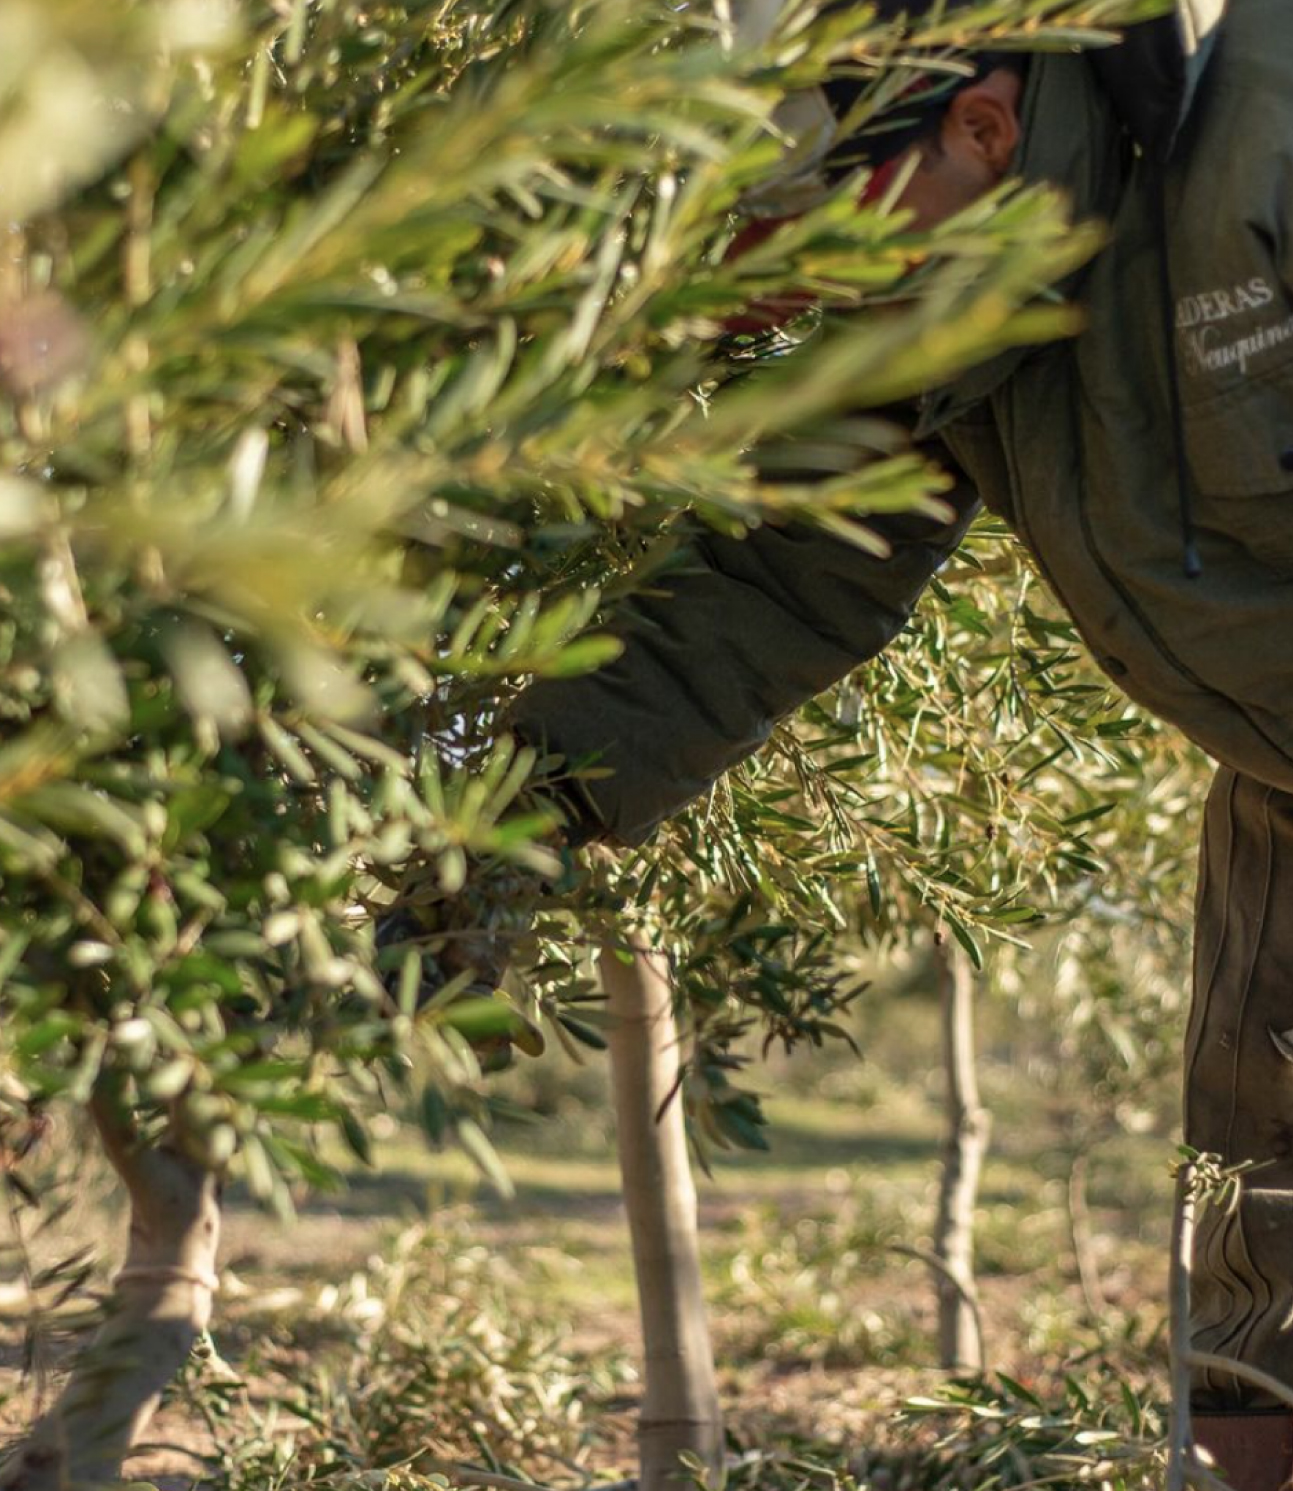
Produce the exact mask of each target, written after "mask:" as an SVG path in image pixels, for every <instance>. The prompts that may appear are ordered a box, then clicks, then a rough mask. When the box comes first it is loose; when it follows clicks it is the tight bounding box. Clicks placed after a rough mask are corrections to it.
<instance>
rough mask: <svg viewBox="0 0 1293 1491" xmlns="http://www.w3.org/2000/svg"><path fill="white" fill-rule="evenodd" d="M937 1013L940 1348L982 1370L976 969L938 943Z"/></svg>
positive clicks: (984, 1137)
mask: <svg viewBox="0 0 1293 1491" xmlns="http://www.w3.org/2000/svg"><path fill="white" fill-rule="evenodd" d="M934 964H935V967H936V969H937V971H938V985H939V1002H940V1005H941V1009H942V1027H943V1067H944V1071H945V1073H946V1077H947V1104H946V1114H947V1126H946V1129H945V1130H944V1139H943V1175H942V1183H941V1185H940V1188H939V1198H938V1222H937V1225H936V1228H935V1233H934V1255H935V1257H936V1258H937V1259H938V1261H939V1262H940V1263H941V1264H942V1266H943V1269H944V1270H945V1272H944V1273H940V1275H939V1277H938V1347H939V1359H940V1361H941V1363H942V1365H943V1366H944V1367H969V1368H971V1369H973V1370H976V1371H978V1370H981V1369H982V1368H983V1366H984V1348H983V1337H982V1330H981V1325H980V1316H979V1311H978V1289H977V1285H976V1284H975V1278H974V1212H975V1206H976V1204H977V1201H978V1194H979V1175H980V1172H981V1171H982V1168H983V1158H984V1155H985V1154H986V1152H987V1148H988V1135H989V1132H990V1130H991V1126H992V1118H991V1115H990V1114H989V1113H988V1111H987V1110H986V1109H985V1108H984V1107H983V1106H982V1104H981V1103H980V1101H979V1080H978V1072H977V1069H976V1057H975V1049H974V970H973V968H972V967H971V966H970V960H969V958H968V957H967V956H966V955H965V953H964V952H963V951H962V950H961V949H960V948H959V947H957V946H955V945H954V944H952V943H950V942H947V941H943V940H940V941H938V942H937V943H936V944H935V947H934Z"/></svg>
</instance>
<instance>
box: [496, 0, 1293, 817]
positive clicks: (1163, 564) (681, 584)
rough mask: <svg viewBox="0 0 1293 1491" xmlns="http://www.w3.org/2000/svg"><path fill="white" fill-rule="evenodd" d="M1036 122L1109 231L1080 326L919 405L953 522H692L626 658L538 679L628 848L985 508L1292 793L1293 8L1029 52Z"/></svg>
mask: <svg viewBox="0 0 1293 1491" xmlns="http://www.w3.org/2000/svg"><path fill="white" fill-rule="evenodd" d="M1223 9H1224V11H1225V16H1224V19H1222V16H1221V13H1222V11H1223ZM1164 25H1166V26H1167V27H1169V28H1170V30H1171V34H1170V38H1169V39H1170V43H1171V44H1170V45H1169V46H1167V47H1164V45H1163V40H1164V34H1163V29H1162V28H1163V27H1164ZM1022 113H1023V132H1022V144H1021V147H1020V158H1019V161H1018V174H1019V175H1021V176H1022V177H1024V178H1025V179H1027V180H1045V181H1050V182H1054V183H1056V184H1059V185H1061V186H1063V187H1064V188H1065V189H1066V190H1067V191H1069V192H1070V193H1071V194H1072V196H1073V199H1074V207H1075V212H1076V213H1077V214H1078V215H1079V216H1098V217H1101V218H1104V219H1105V220H1107V221H1108V222H1109V223H1110V224H1111V225H1112V237H1111V242H1110V244H1109V246H1108V247H1107V248H1106V249H1105V250H1104V251H1103V252H1102V253H1101V255H1100V256H1099V257H1098V259H1097V260H1096V261H1095V262H1094V263H1093V264H1092V265H1091V266H1090V268H1089V269H1088V270H1087V271H1086V272H1085V274H1084V276H1083V278H1082V280H1081V283H1080V287H1079V289H1078V298H1079V299H1080V300H1081V301H1082V303H1083V304H1084V306H1085V308H1086V316H1087V325H1086V330H1085V331H1084V332H1083V333H1082V334H1081V335H1080V336H1079V337H1078V338H1076V339H1075V340H1073V341H1069V342H1062V343H1056V344H1053V345H1051V346H1048V347H1045V348H1043V349H1040V350H1038V349H1027V350H1018V351H1014V352H1011V353H1007V354H1005V355H1004V356H1002V357H999V358H996V359H994V360H993V361H992V362H990V363H988V364H985V365H984V366H982V367H980V368H978V369H976V370H974V371H973V372H971V373H969V374H967V375H965V376H964V377H962V378H961V379H959V380H958V381H957V382H955V383H954V384H952V385H950V386H949V387H947V388H945V389H941V390H939V391H938V392H937V393H933V394H930V395H928V396H927V397H926V398H925V399H924V400H923V402H922V409H921V414H920V418H919V422H918V425H917V428H916V431H915V434H916V437H917V438H918V439H929V440H937V441H938V442H940V443H941V444H942V446H943V447H944V448H945V449H946V450H947V451H948V452H950V455H951V457H952V461H953V463H954V466H955V468H957V469H959V472H960V473H961V474H962V477H963V480H962V481H961V482H960V483H959V484H958V487H957V489H956V491H955V492H954V493H953V494H952V500H953V504H954V506H955V508H956V510H957V512H958V519H957V521H956V522H955V523H952V524H950V525H948V526H945V527H938V526H936V525H934V524H932V523H931V522H929V521H928V520H924V519H919V518H915V517H911V516H908V517H904V518H896V519H887V520H884V521H883V526H884V529H885V532H886V534H887V536H888V537H889V538H890V540H891V542H892V544H893V553H892V556H891V557H890V558H888V559H883V560H882V559H877V558H875V557H872V556H869V555H867V554H864V553H861V552H860V551H858V550H855V549H853V548H851V547H849V546H847V545H845V544H843V543H841V542H840V541H838V540H833V539H830V538H827V537H824V536H822V535H820V534H817V533H814V532H809V531H806V530H801V529H793V528H787V529H776V528H765V529H760V530H756V531H755V532H753V533H752V534H750V535H749V536H748V537H747V538H744V539H740V540H736V539H725V538H721V537H717V536H701V537H699V538H697V539H696V540H695V541H694V543H693V545H692V546H691V551H690V552H689V554H688V556H687V560H688V562H687V563H686V564H685V565H683V566H682V567H681V569H680V570H679V571H677V572H671V573H670V576H669V578H668V580H667V581H665V582H662V583H663V585H664V586H666V587H667V590H668V594H655V595H650V594H646V595H643V596H640V597H639V598H637V599H636V600H635V601H634V602H633V603H632V604H630V605H628V606H626V607H625V608H624V611H623V613H622V614H621V615H620V616H619V617H617V620H616V628H617V630H618V631H619V632H620V633H621V635H622V636H623V639H624V644H625V646H624V652H623V654H622V656H621V657H620V658H619V659H618V660H617V661H616V662H615V663H613V664H611V665H610V666H608V667H606V668H604V669H602V670H601V671H599V672H598V673H596V674H592V675H589V676H587V677H584V678H579V679H571V680H564V681H552V682H542V683H539V684H536V685H535V686H534V687H533V688H531V689H530V690H528V691H527V693H526V694H525V695H524V696H523V697H522V699H521V700H520V701H519V702H518V705H517V706H516V709H515V713H514V721H515V725H516V728H517V729H518V731H519V733H520V734H521V735H522V736H523V737H525V738H526V739H528V740H533V741H535V742H542V743H544V744H545V745H546V746H547V747H548V748H550V749H551V750H554V751H556V752H559V753H560V754H561V755H563V756H565V757H566V758H567V759H568V760H572V761H578V760H589V759H595V760H597V761H598V762H599V763H600V764H602V765H603V766H606V767H609V768H611V773H610V774H609V775H607V776H605V777H602V778H598V779H595V780H593V781H590V782H589V783H587V784H586V788H585V790H586V793H587V796H588V798H589V799H590V801H591V804H592V807H593V810H594V813H595V816H596V818H597V819H598V820H599V824H600V826H601V828H602V829H603V830H604V831H605V832H606V833H608V834H609V835H610V836H611V837H613V838H615V839H618V840H620V841H622V842H626V843H632V842H636V841H639V840H640V839H642V838H643V837H645V835H646V834H647V833H649V832H650V830H651V829H652V828H653V827H654V826H655V824H657V823H658V822H659V821H660V820H661V819H662V818H664V817H667V816H668V815H669V814H670V813H672V812H674V811H676V810H677V809H678V808H680V807H681V806H683V805H684V804H685V803H686V802H688V801H689V800H690V799H691V798H693V797H694V796H696V795H697V794H698V793H699V792H701V791H703V790H704V789H705V788H706V787H707V786H708V785H709V784H710V783H711V782H712V781H713V780H714V779H715V778H716V777H717V776H718V775H719V774H720V773H722V772H723V771H724V770H726V769H727V768H728V767H729V766H731V765H733V764H734V763H736V762H737V761H739V760H741V759H742V758H743V757H745V756H746V755H748V754H749V753H750V752H751V751H752V750H754V749H755V748H756V747H757V746H758V745H759V744H760V743H761V742H762V741H763V740H764V739H765V738H766V736H767V734H768V731H769V730H770V728H771V725H772V723H773V722H774V721H775V720H776V719H777V718H778V717H779V716H781V715H783V714H785V713H787V712H788V711H790V710H791V709H793V708H795V707H796V706H797V705H799V704H801V703H803V702H804V701H805V700H806V699H808V698H810V697H812V696H813V695H814V694H815V693H818V692H820V691H821V690H822V689H823V688H825V687H827V686H828V685H829V684H830V683H831V682H833V681H834V680H835V679H837V678H839V677H840V676H842V675H843V674H844V673H846V672H847V671H848V670H849V669H851V668H852V667H854V666H855V665H857V664H858V663H860V662H862V661H864V660H866V659H867V658H870V657H873V656H874V655H875V654H876V653H877V652H878V651H880V650H881V648H883V647H884V646H885V645H886V643H887V642H888V641H889V640H890V639H891V638H892V637H893V636H894V635H895V634H896V633H897V632H898V631H899V630H901V628H902V626H903V625H904V623H905V622H906V620H907V618H908V616H909V615H910V613H911V610H912V608H913V606H914V605H915V603H916V600H917V598H918V596H919V594H920V591H921V589H922V588H923V587H924V585H925V583H926V582H927V581H928V579H929V578H930V576H931V575H932V574H933V573H934V571H935V570H936V569H937V567H938V566H939V565H940V564H941V563H942V562H943V560H944V559H945V558H946V556H947V555H948V554H949V553H950V552H951V550H952V549H953V548H954V547H955V546H956V544H957V543H958V542H959V540H960V538H961V537H962V535H963V533H964V531H965V527H966V526H967V525H968V523H969V521H970V519H971V517H972V516H973V512H974V509H975V506H976V501H977V500H978V499H981V500H982V501H983V502H984V503H985V504H986V505H987V506H988V507H989V508H991V509H992V510H993V511H995V512H998V513H1001V514H1002V515H1004V516H1005V517H1006V518H1007V519H1008V520H1009V521H1010V523H1011V524H1012V525H1013V526H1014V528H1015V530H1016V531H1017V532H1018V533H1019V535H1020V537H1021V538H1022V539H1023V541H1024V542H1025V543H1026V544H1027V546H1028V547H1029V549H1030V550H1031V551H1032V553H1033V554H1034V555H1035V556H1036V559H1037V561H1038V563H1039V565H1040V567H1041V569H1042V571H1043V572H1044V574H1045V575H1046V576H1047V578H1048V579H1049V581H1050V583H1051V585H1052V586H1053V588H1054V589H1055V591H1056V593H1057V594H1058V596H1059V597H1060V599H1061V600H1062V601H1063V603H1064V604H1065V606H1066V607H1067V608H1068V610H1069V611H1070V612H1071V614H1072V615H1073V617H1074V619H1075V621H1076V623H1077V625H1078V626H1079V628H1080V630H1081V632H1082V634H1083V636H1084V637H1085V639H1086V641H1087V643H1088V644H1089V646H1090V647H1091V650H1092V652H1093V653H1094V655H1095V656H1096V658H1097V660H1098V661H1099V662H1100V664H1101V665H1102V666H1103V667H1104V669H1105V670H1106V671H1107V672H1108V673H1109V675H1110V676H1111V677H1113V678H1114V679H1115V680H1116V681H1117V682H1118V683H1119V684H1120V685H1121V686H1122V688H1123V689H1125V691H1126V692H1127V693H1128V694H1129V695H1131V696H1132V697H1133V698H1135V699H1136V700H1138V701H1139V702H1140V703H1142V704H1144V705H1146V706H1147V707H1148V708H1149V709H1151V710H1153V711H1154V713H1156V714H1158V715H1160V716H1161V717H1163V718H1164V719H1167V720H1169V721H1171V722H1173V723H1174V724H1176V725H1178V726H1179V727H1180V728H1181V729H1182V730H1183V731H1185V733H1186V734H1188V735H1189V736H1190V737H1191V738H1193V739H1194V740H1196V741H1197V742H1198V743H1199V744H1200V745H1202V746H1203V747H1204V748H1205V749H1206V750H1207V751H1208V752H1209V753H1210V754H1211V755H1212V756H1214V757H1215V758H1217V759H1218V760H1220V761H1223V762H1225V763H1226V764H1228V765H1230V766H1232V767H1234V768H1235V769H1236V770H1238V771H1241V772H1244V773H1247V774H1249V775H1251V776H1253V777H1256V778H1258V779H1259V780H1261V781H1264V782H1266V783H1269V784H1270V785H1272V786H1274V787H1277V788H1279V789H1281V790H1284V791H1293V7H1290V6H1289V5H1288V3H1287V0H1229V4H1228V5H1227V4H1225V0H1181V3H1180V4H1179V5H1178V8H1177V15H1176V17H1175V18H1169V19H1168V20H1167V21H1166V22H1165V23H1155V24H1154V25H1152V26H1150V27H1148V28H1142V29H1141V30H1140V31H1138V32H1135V33H1133V35H1132V37H1131V38H1130V39H1129V40H1128V41H1127V42H1125V43H1124V44H1123V45H1122V46H1120V47H1118V48H1115V49H1112V50H1111V51H1110V52H1108V53H1104V54H1090V55H1078V54H1074V55H1042V56H1038V57H1035V58H1034V60H1033V65H1032V67H1031V68H1030V72H1029V79H1028V83H1027V87H1026V90H1025V95H1024V99H1023V103H1022ZM1173 358H1174V360H1175V368H1174V369H1173V367H1172V363H1171V359H1173ZM1182 488H1184V489H1185V490H1184V495H1183V492H1182ZM1183 511H1184V516H1183ZM1195 553H1197V556H1198V560H1199V561H1200V563H1201V570H1200V572H1199V573H1197V574H1195V575H1193V576H1191V575H1190V574H1188V573H1187V571H1188V570H1189V569H1191V568H1194V567H1195V566H1194V565H1193V563H1192V556H1193V555H1194V554H1195Z"/></svg>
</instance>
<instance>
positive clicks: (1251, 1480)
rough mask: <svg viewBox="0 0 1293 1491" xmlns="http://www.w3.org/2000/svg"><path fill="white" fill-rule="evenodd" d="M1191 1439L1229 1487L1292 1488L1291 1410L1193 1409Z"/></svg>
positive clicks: (1244, 1490)
mask: <svg viewBox="0 0 1293 1491" xmlns="http://www.w3.org/2000/svg"><path fill="white" fill-rule="evenodd" d="M1191 1418H1192V1421H1193V1425H1194V1443H1195V1445H1196V1446H1197V1447H1198V1448H1199V1449H1204V1450H1207V1452H1208V1454H1209V1455H1210V1456H1211V1457H1212V1459H1213V1461H1214V1462H1215V1464H1216V1467H1217V1471H1218V1473H1219V1474H1220V1475H1221V1477H1222V1479H1223V1480H1225V1481H1226V1482H1227V1484H1228V1485H1229V1486H1230V1487H1231V1488H1232V1491H1293V1413H1290V1412H1289V1410H1288V1409H1287V1408H1276V1409H1269V1410H1263V1409H1256V1410H1250V1411H1248V1412H1238V1413H1194V1414H1192V1415H1191Z"/></svg>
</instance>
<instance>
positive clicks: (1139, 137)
mask: <svg viewBox="0 0 1293 1491" xmlns="http://www.w3.org/2000/svg"><path fill="white" fill-rule="evenodd" d="M1227 3H1228V0H1176V6H1175V9H1174V11H1173V12H1172V13H1171V14H1170V15H1165V16H1160V17H1159V19H1158V20H1155V21H1146V22H1144V23H1143V24H1141V25H1139V26H1132V27H1131V28H1130V29H1129V30H1128V32H1127V34H1126V36H1125V38H1124V39H1123V41H1122V42H1121V43H1120V44H1119V45H1117V46H1114V47H1109V48H1107V49H1106V50H1102V51H1097V52H1092V53H1090V58H1091V66H1092V68H1093V69H1094V70H1095V74H1096V77H1097V78H1098V79H1099V81H1100V83H1101V85H1102V87H1103V88H1104V90H1105V92H1106V93H1107V94H1108V96H1109V99H1110V101H1111V102H1112V104H1113V108H1114V112H1115V114H1116V115H1117V116H1118V119H1119V120H1120V122H1121V123H1122V125H1123V127H1124V128H1125V129H1126V130H1127V131H1128V132H1129V133H1130V135H1131V136H1132V138H1133V139H1134V140H1135V141H1136V143H1137V144H1138V145H1139V146H1140V147H1141V149H1143V150H1144V151H1145V152H1146V154H1148V155H1150V156H1151V157H1153V158H1155V159H1157V160H1166V159H1167V157H1168V156H1169V155H1170V154H1171V150H1172V146H1173V144H1174V143H1175V141H1176V136H1177V134H1178V133H1179V131H1180V128H1181V125H1182V124H1183V123H1184V121H1185V118H1186V116H1187V114H1188V113H1189V111H1190V105H1191V104H1192V103H1193V101H1194V93H1195V89H1196V88H1197V87H1198V83H1199V79H1200V78H1201V77H1202V76H1203V70H1204V68H1205V67H1206V66H1207V63H1208V58H1209V57H1210V56H1211V54H1212V47H1213V44H1214V42H1215V40H1216V36H1217V28H1218V26H1219V24H1220V22H1221V17H1222V15H1223V14H1224V12H1225V10H1226V6H1227Z"/></svg>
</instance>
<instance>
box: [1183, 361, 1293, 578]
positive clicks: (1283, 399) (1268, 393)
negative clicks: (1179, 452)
mask: <svg viewBox="0 0 1293 1491" xmlns="http://www.w3.org/2000/svg"><path fill="white" fill-rule="evenodd" d="M1185 442H1186V448H1187V450H1188V452H1189V457H1190V467H1191V470H1192V471H1193V473H1194V483H1195V487H1196V489H1197V495H1198V501H1197V507H1196V513H1195V517H1196V521H1197V523H1198V526H1199V527H1200V528H1201V529H1208V530H1211V531H1213V532H1215V533H1218V534H1221V535H1224V536H1225V537H1226V538H1228V539H1230V540H1232V541H1233V542H1234V543H1237V544H1239V545H1241V546H1242V547H1243V548H1244V549H1246V550H1247V551H1248V552H1249V553H1250V554H1251V555H1252V557H1253V558H1254V559H1255V560H1257V562H1258V563H1260V564H1262V565H1265V566H1266V567H1267V568H1268V569H1271V570H1274V571H1275V572H1276V573H1278V574H1279V575H1281V576H1284V577H1286V578H1289V579H1293V360H1289V361H1286V362H1285V363H1284V364H1283V365H1282V366H1281V367H1279V368H1277V369H1275V370H1274V371H1273V372H1271V371H1267V370H1263V372H1262V373H1261V375H1260V376H1255V377H1254V379H1253V381H1252V382H1251V383H1244V384H1242V385H1240V386H1239V387H1236V388H1231V389H1229V390H1227V391H1226V392H1225V393H1222V394H1218V395H1216V396H1215V397H1213V398H1210V399H1205V400H1203V401H1201V402H1199V403H1196V404H1193V405H1191V406H1189V407H1188V408H1187V409H1186V411H1185Z"/></svg>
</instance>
